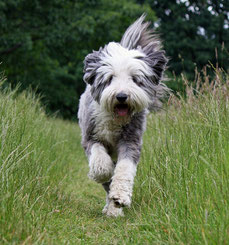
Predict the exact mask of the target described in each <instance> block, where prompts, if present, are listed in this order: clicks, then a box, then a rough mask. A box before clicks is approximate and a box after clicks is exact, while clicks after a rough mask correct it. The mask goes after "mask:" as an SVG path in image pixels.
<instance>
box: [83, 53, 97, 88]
mask: <svg viewBox="0 0 229 245" xmlns="http://www.w3.org/2000/svg"><path fill="white" fill-rule="evenodd" d="M100 53H101V49H100V50H99V51H93V52H92V53H90V54H88V55H87V56H86V58H85V59H84V77H83V79H84V81H85V82H86V83H88V84H90V85H92V84H93V82H94V80H95V77H96V71H97V69H98V68H99V67H100V60H101V59H100Z"/></svg>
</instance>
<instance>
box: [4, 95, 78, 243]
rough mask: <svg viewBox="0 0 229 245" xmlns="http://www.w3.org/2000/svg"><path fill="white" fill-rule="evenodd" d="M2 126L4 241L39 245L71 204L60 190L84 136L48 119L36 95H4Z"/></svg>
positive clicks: (71, 126)
mask: <svg viewBox="0 0 229 245" xmlns="http://www.w3.org/2000/svg"><path fill="white" fill-rule="evenodd" d="M0 125H1V129H0V188H1V191H0V238H1V239H0V241H1V242H6V243H8V242H9V243H18V242H22V241H26V240H27V241H28V242H31V241H39V239H42V237H43V236H44V232H45V225H46V223H47V222H46V221H47V219H49V217H50V216H51V215H52V214H53V212H56V210H59V208H60V207H59V206H61V205H64V203H65V202H67V198H68V196H67V195H63V193H62V192H61V191H60V189H61V188H60V186H61V184H62V180H63V178H64V177H65V176H67V175H69V170H68V166H69V163H70V162H73V161H74V158H75V154H77V151H78V150H79V144H80V142H79V131H77V128H76V127H73V125H71V124H70V123H67V122H65V123H63V122H62V121H60V120H57V119H55V120H54V119H48V118H47V117H46V116H45V113H44V111H43V109H42V108H41V106H40V104H39V101H38V100H37V99H36V98H34V97H33V95H31V94H30V93H23V94H20V95H18V94H17V91H16V90H14V91H10V90H5V91H2V92H1V93H0ZM69 140H71V141H75V144H74V145H73V144H69V143H68V141H69ZM77 147H78V149H77Z"/></svg>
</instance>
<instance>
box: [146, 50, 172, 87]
mask: <svg viewBox="0 0 229 245" xmlns="http://www.w3.org/2000/svg"><path fill="white" fill-rule="evenodd" d="M143 52H144V53H145V54H146V56H145V57H143V58H142V60H144V62H145V63H146V64H147V65H148V66H149V67H150V68H151V70H152V77H151V79H152V81H153V82H154V83H155V84H158V83H159V82H160V80H161V79H162V78H163V73H164V71H165V69H166V64H167V62H168V59H167V58H166V56H165V51H164V50H160V49H159V50H158V49H157V48H154V47H153V46H147V47H145V48H144V49H143Z"/></svg>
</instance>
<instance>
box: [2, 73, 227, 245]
mask: <svg viewBox="0 0 229 245" xmlns="http://www.w3.org/2000/svg"><path fill="white" fill-rule="evenodd" d="M222 74H223V73H221V72H219V71H216V80H215V82H214V86H213V83H212V84H210V85H209V81H208V80H207V76H206V77H205V81H204V83H202V84H203V85H202V86H200V84H201V83H200V82H199V80H198V81H197V83H196V84H197V87H196V89H195V90H194V89H193V88H192V87H189V86H186V90H187V91H186V92H187V98H186V99H185V100H184V99H179V100H178V99H176V98H172V99H171V100H170V101H169V103H170V106H169V107H168V109H167V110H166V111H163V112H161V113H158V114H151V115H149V119H148V128H147V131H146V132H145V135H144V145H143V150H142V156H141V162H140V164H139V166H138V172H137V176H136V179H135V187H134V194H133V203H132V207H131V208H130V209H125V214H126V215H125V217H120V218H117V219H114V218H107V217H105V216H103V215H102V213H101V211H102V208H103V206H104V205H105V192H104V191H103V189H102V187H101V186H100V185H98V184H96V183H93V182H92V181H90V180H89V179H88V178H87V172H88V167H87V160H86V158H85V155H84V152H83V150H82V147H81V145H80V130H79V128H78V126H77V124H76V123H71V122H66V121H62V120H59V119H52V118H47V117H46V116H45V113H44V111H43V110H42V108H41V107H40V104H39V101H38V100H37V99H35V98H34V97H33V96H32V95H31V94H28V93H23V94H20V95H16V92H15V91H3V92H2V93H1V94H0V120H1V130H0V186H1V192H0V243H1V244H195V245H196V244H228V241H229V81H228V77H227V76H226V75H224V77H222ZM184 80H185V79H184ZM193 91H194V93H195V95H194V93H193Z"/></svg>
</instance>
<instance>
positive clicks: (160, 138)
mask: <svg viewBox="0 0 229 245" xmlns="http://www.w3.org/2000/svg"><path fill="white" fill-rule="evenodd" d="M183 80H184V82H185V84H186V95H187V97H186V99H182V98H180V99H177V98H175V97H174V98H172V99H171V100H170V104H171V105H170V106H169V108H168V111H167V113H164V112H163V113H161V114H159V115H151V116H150V118H149V121H148V129H147V132H146V134H145V138H144V147H143V156H142V162H141V164H140V166H139V171H138V177H137V183H136V186H135V198H136V199H135V202H136V204H135V205H136V207H137V208H136V209H137V213H139V212H144V213H145V226H143V228H142V229H146V230H147V231H148V232H147V233H151V235H152V237H151V240H152V241H154V240H155V241H159V240H161V241H163V242H165V243H185V244H204V243H205V244H208V243H209V244H227V243H228V241H229V78H228V75H227V74H225V73H224V72H222V71H220V70H219V69H218V70H216V77H215V79H213V80H212V81H210V79H209V77H208V76H207V74H206V73H205V74H204V78H203V80H201V78H200V77H199V76H197V80H196V83H195V84H194V85H195V88H193V87H192V86H189V85H188V81H186V79H185V78H184V77H183ZM143 223H144V222H143ZM149 231H151V232H149Z"/></svg>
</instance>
